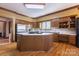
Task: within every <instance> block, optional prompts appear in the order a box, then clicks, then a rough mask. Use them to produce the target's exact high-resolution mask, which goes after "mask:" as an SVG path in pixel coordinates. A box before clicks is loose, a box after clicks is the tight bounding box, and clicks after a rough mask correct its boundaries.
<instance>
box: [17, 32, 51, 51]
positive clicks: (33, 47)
mask: <svg viewBox="0 0 79 59" xmlns="http://www.w3.org/2000/svg"><path fill="white" fill-rule="evenodd" d="M51 43H52V33H40V34H28V33H19V34H17V49H18V50H20V51H48V50H49V49H50V48H51Z"/></svg>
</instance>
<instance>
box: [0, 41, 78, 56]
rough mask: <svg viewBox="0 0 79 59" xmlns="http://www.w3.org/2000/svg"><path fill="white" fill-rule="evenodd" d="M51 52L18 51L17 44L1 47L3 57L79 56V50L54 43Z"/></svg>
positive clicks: (0, 53)
mask: <svg viewBox="0 0 79 59" xmlns="http://www.w3.org/2000/svg"><path fill="white" fill-rule="evenodd" d="M51 45H52V48H51V49H50V50H49V51H22V52H21V51H18V50H17V49H16V43H11V44H7V45H0V55H1V56H79V48H77V47H75V46H73V45H70V44H66V43H62V42H52V44H51Z"/></svg>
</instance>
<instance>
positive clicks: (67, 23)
mask: <svg viewBox="0 0 79 59" xmlns="http://www.w3.org/2000/svg"><path fill="white" fill-rule="evenodd" d="M59 28H69V29H71V28H75V16H70V17H64V18H60V21H59Z"/></svg>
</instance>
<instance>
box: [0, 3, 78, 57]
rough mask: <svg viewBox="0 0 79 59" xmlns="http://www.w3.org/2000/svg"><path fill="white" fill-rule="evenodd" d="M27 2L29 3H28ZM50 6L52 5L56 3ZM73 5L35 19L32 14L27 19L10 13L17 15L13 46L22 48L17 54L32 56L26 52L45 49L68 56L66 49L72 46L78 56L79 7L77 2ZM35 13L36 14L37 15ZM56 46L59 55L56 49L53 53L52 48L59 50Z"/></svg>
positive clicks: (14, 21)
mask: <svg viewBox="0 0 79 59" xmlns="http://www.w3.org/2000/svg"><path fill="white" fill-rule="evenodd" d="M26 4H27V3H26ZM4 5H7V6H8V4H2V6H3V7H4ZM13 5H14V4H13ZM16 5H17V4H16ZM23 5H25V3H24V4H23ZM43 5H45V4H43ZM49 5H52V3H51V4H49ZM58 5H61V4H58ZM62 5H64V4H62ZM65 5H66V4H65ZM71 5H72V4H71ZM73 5H74V6H72V7H67V8H65V9H62V7H61V10H58V11H56V12H55V11H54V12H53V13H49V14H45V15H42V16H39V17H35V18H32V19H31V17H30V18H28V17H26V18H25V17H21V16H15V15H14V14H11V13H9V14H10V15H12V16H13V15H14V16H15V17H14V18H12V19H13V23H14V25H13V41H12V42H11V44H14V45H12V47H14V46H15V49H16V50H18V51H19V52H18V53H17V52H15V53H16V55H28V54H26V53H27V52H29V53H30V54H31V53H32V52H34V53H37V51H38V52H39V51H43V52H44V53H45V54H44V55H53V56H54V55H56V56H59V55H65V51H66V49H69V50H68V51H70V49H71V51H73V49H75V51H74V52H76V53H75V54H74V53H73V54H72V55H78V52H77V51H79V48H78V47H79V41H78V40H79V39H78V36H77V35H78V33H77V32H78V31H77V30H78V17H79V9H78V5H77V4H76V5H75V4H73ZM9 6H10V5H9ZM53 7H54V6H53ZM53 7H52V8H53ZM9 8H10V7H8V9H9ZM57 9H59V8H57ZM0 11H2V10H0ZM30 11H31V10H30ZM32 11H34V10H32ZM35 12H37V11H35ZM3 13H4V12H2V14H1V16H3ZM6 14H7V11H6ZM16 14H17V13H16ZM10 15H9V16H10ZM4 16H6V15H4ZM31 16H33V17H34V15H31ZM57 46H58V47H57ZM56 47H57V48H56ZM62 47H64V48H62ZM55 49H56V50H57V52H56V53H57V54H55V52H52V53H51V51H56V50H55ZM58 49H59V50H58ZM23 51H24V52H25V54H24V53H23ZM63 51H64V52H63ZM71 51H70V52H71ZM21 52H22V54H21ZM46 52H47V53H46ZM70 52H69V53H70ZM69 53H66V55H71V54H69ZM40 54H41V52H40ZM58 54H59V55H58ZM37 55H39V54H37ZM41 55H42V54H41Z"/></svg>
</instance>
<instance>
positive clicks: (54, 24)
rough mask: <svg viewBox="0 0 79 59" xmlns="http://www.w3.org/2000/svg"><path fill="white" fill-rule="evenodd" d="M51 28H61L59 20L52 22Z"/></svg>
mask: <svg viewBox="0 0 79 59" xmlns="http://www.w3.org/2000/svg"><path fill="white" fill-rule="evenodd" d="M51 26H52V27H59V20H58V19H53V20H51Z"/></svg>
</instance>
